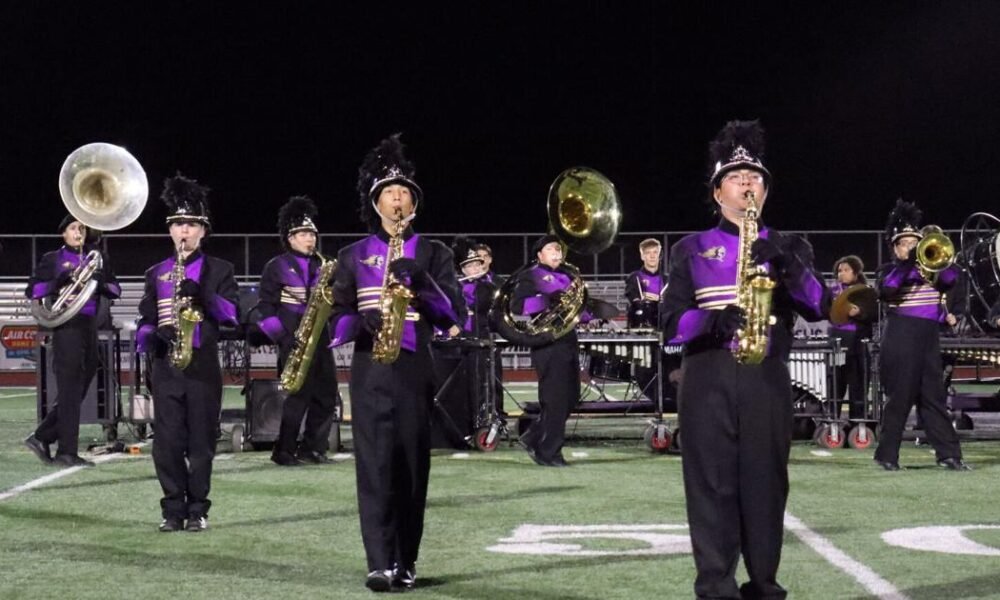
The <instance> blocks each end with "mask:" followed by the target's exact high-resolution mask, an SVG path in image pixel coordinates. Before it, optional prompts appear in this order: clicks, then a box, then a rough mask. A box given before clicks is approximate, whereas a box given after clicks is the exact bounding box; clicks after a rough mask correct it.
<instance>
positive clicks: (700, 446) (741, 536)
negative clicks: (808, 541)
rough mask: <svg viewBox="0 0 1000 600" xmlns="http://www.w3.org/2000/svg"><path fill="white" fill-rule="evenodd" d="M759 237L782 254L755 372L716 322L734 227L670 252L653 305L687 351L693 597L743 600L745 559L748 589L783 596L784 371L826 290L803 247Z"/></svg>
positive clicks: (729, 288)
mask: <svg viewBox="0 0 1000 600" xmlns="http://www.w3.org/2000/svg"><path fill="white" fill-rule="evenodd" d="M759 236H760V237H761V238H764V239H767V240H771V242H773V243H774V244H776V245H777V247H778V248H779V249H780V250H781V257H780V260H779V261H776V262H775V263H773V264H771V263H768V264H766V266H767V268H768V270H769V273H771V274H772V277H774V278H775V279H776V280H777V286H776V287H775V288H774V293H773V296H772V300H773V303H772V315H773V316H774V317H775V319H776V323H775V324H774V325H772V326H771V327H770V330H769V343H768V348H767V355H766V357H765V358H764V360H763V362H762V363H761V364H758V365H749V364H740V363H738V362H736V359H735V358H734V356H733V353H732V350H733V348H734V344H735V341H734V339H733V338H728V337H723V336H721V335H720V334H719V333H718V331H719V329H718V328H717V327H715V326H714V324H715V323H716V320H717V319H718V317H719V316H720V315H721V314H723V313H721V312H719V311H722V309H724V308H725V307H726V306H729V305H732V304H735V303H736V293H737V287H736V271H737V256H738V254H739V230H738V228H737V227H736V226H735V225H734V224H732V223H730V222H729V221H728V220H722V221H721V222H720V223H719V225H718V226H716V227H715V228H713V229H710V230H708V231H703V232H701V233H696V234H693V235H689V236H687V237H685V238H684V239H682V240H681V241H679V242H677V243H676V244H675V245H674V246H673V248H672V249H671V252H670V269H669V274H668V277H669V284H668V285H667V289H666V292H665V293H664V295H663V298H662V300H661V303H660V318H661V323H662V324H663V326H664V335H665V338H666V339H668V340H670V343H674V344H684V346H685V354H684V362H683V367H682V368H683V376H682V380H681V384H680V389H679V404H680V423H681V426H682V428H683V433H684V463H683V470H684V491H685V495H686V498H687V512H688V523H689V525H690V528H691V540H692V545H693V550H694V559H695V564H696V566H697V568H698V577H697V579H696V581H695V591H696V593H697V594H698V595H699V597H700V596H705V597H718V598H739V597H740V590H739V589H738V588H737V586H736V580H735V571H736V565H737V563H738V562H739V556H740V552H741V551H742V553H743V557H744V562H745V564H746V567H747V570H748V572H749V574H750V580H751V584H747V585H748V586H752V587H754V589H756V590H757V593H760V594H762V595H763V596H764V597H770V596H772V595H773V596H774V597H784V590H783V589H782V588H781V586H779V585H778V584H777V581H776V574H777V569H778V563H779V561H780V558H781V542H782V536H783V526H782V522H783V518H784V510H785V502H786V500H787V497H788V453H789V448H790V446H791V437H792V430H791V428H792V398H791V385H790V380H789V374H788V367H787V366H786V362H787V360H788V355H789V352H790V350H791V344H792V326H793V324H794V321H795V314H796V313H798V314H800V315H802V316H803V317H804V318H806V319H807V320H810V321H818V320H821V319H822V318H823V317H824V315H825V314H826V311H827V310H828V303H829V292H828V290H827V288H826V286H825V284H824V283H823V280H822V279H821V278H820V277H819V275H818V274H817V273H816V272H815V271H814V269H813V267H812V248H811V247H810V246H809V244H808V243H807V242H805V241H804V240H802V239H801V238H799V237H797V236H789V235H780V234H778V233H777V232H775V231H773V230H769V229H767V228H765V227H761V228H760V231H759ZM737 523H738V524H739V526H738V527H736V526H733V524H737ZM755 597H756V596H755Z"/></svg>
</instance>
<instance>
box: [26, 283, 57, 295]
mask: <svg viewBox="0 0 1000 600" xmlns="http://www.w3.org/2000/svg"><path fill="white" fill-rule="evenodd" d="M55 288H56V282H55V281H39V282H38V283H36V284H35V285H32V286H31V287H30V288H29V294H30V296H31V299H32V300H38V299H39V298H44V297H46V296H48V295H49V294H52V293H55Z"/></svg>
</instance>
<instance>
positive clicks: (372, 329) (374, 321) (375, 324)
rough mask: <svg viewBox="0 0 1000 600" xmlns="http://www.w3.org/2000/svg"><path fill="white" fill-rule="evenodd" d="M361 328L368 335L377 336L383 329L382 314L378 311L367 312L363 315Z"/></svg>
mask: <svg viewBox="0 0 1000 600" xmlns="http://www.w3.org/2000/svg"><path fill="white" fill-rule="evenodd" d="M361 326H362V327H364V328H365V331H367V332H368V333H370V334H372V335H375V334H376V333H377V332H378V330H380V329H382V313H381V312H379V311H377V310H366V311H365V312H363V313H361Z"/></svg>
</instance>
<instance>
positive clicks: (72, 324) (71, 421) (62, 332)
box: [25, 246, 121, 456]
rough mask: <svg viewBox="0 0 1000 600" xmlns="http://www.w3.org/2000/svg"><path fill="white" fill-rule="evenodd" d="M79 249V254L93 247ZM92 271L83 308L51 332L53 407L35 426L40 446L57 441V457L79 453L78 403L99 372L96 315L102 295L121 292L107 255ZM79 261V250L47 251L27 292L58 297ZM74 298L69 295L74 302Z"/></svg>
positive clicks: (37, 297) (38, 296)
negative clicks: (92, 281)
mask: <svg viewBox="0 0 1000 600" xmlns="http://www.w3.org/2000/svg"><path fill="white" fill-rule="evenodd" d="M92 249H93V248H91V247H85V248H84V249H83V255H82V256H83V257H85V256H86V255H87V253H88V252H89V251H90V250H92ZM101 258H102V260H103V266H102V268H101V271H99V274H97V275H95V277H94V279H95V280H96V281H97V288H96V290H95V291H94V294H93V295H92V296H91V297H90V299H89V300H87V302H85V303H84V305H83V308H81V309H80V312H78V313H77V314H76V315H75V316H74V317H73V318H71V319H70V320H68V321H66V322H65V323H63V324H62V325H60V326H59V327H56V328H55V329H54V330H53V332H52V353H53V361H52V368H53V371H54V372H55V376H56V399H55V406H54V407H50V409H49V412H48V413H47V414H46V415H45V418H44V419H43V420H42V422H41V423H39V425H38V428H37V429H36V430H35V437H36V438H38V440H40V441H41V442H42V443H44V444H52V443H55V442H56V441H58V442H59V448H58V450H57V455H59V454H62V455H67V456H77V455H78V453H79V445H80V404H81V403H82V402H83V399H84V397H85V396H86V394H87V390H88V389H89V388H90V382H91V380H93V378H94V374H95V373H96V372H97V317H98V306H99V301H100V299H101V298H104V299H107V300H114V299H115V298H118V297H120V296H121V287H120V286H119V285H118V281H117V280H116V279H115V276H114V273H112V271H111V267H110V265H109V263H108V258H107V256H103V255H102V257H101ZM81 260H82V257H81V254H80V251H79V250H73V249H72V248H69V247H68V246H63V247H62V248H60V249H59V250H56V251H53V252H48V253H46V254H45V255H43V256H42V260H41V261H40V262H39V263H38V266H37V267H36V268H35V272H34V274H33V275H32V276H31V279H30V280H29V282H28V287H27V289H26V290H25V295H26V296H27V297H28V298H31V299H32V300H40V299H42V298H45V297H49V296H58V295H59V292H60V291H61V289H62V287H63V286H64V285H67V284H68V278H69V276H70V274H71V273H72V272H73V270H74V269H76V268H77V267H78V266H79V265H80V261H81ZM73 300H74V298H72V297H71V298H69V301H70V302H72V301H73Z"/></svg>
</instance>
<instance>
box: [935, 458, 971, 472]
mask: <svg viewBox="0 0 1000 600" xmlns="http://www.w3.org/2000/svg"><path fill="white" fill-rule="evenodd" d="M937 464H938V466H939V467H942V468H945V469H948V470H949V471H971V470H972V467H970V466H969V465H967V464H965V462H963V461H962V459H961V458H955V457H954V456H953V457H951V458H942V459H941V460H939V461H937Z"/></svg>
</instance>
